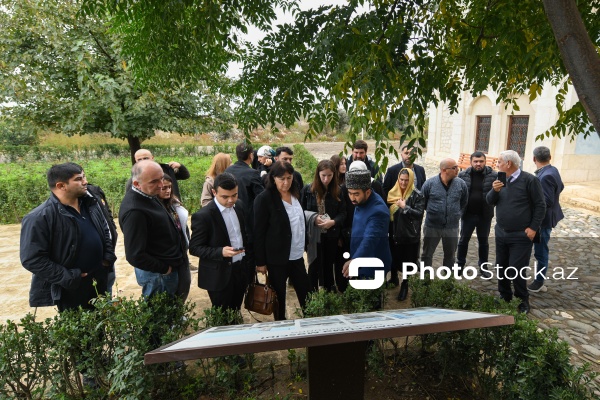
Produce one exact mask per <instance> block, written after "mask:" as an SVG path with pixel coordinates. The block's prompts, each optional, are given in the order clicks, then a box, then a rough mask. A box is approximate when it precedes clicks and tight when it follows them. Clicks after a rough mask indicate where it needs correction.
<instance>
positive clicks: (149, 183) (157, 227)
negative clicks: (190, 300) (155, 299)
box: [119, 160, 189, 297]
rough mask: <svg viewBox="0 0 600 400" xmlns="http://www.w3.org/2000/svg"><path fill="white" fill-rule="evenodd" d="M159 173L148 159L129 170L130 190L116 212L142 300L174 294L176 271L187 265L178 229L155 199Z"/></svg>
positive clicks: (160, 187)
mask: <svg viewBox="0 0 600 400" xmlns="http://www.w3.org/2000/svg"><path fill="white" fill-rule="evenodd" d="M163 176H164V173H163V170H162V168H161V166H160V165H159V164H158V163H156V162H154V161H151V160H140V161H139V162H137V163H135V164H134V165H133V167H132V168H131V177H132V178H131V180H132V187H131V190H129V191H127V193H126V194H125V197H124V198H123V202H122V203H121V208H120V210H119V224H120V225H121V230H122V231H123V237H124V241H125V258H126V259H127V261H128V262H129V264H131V265H132V266H133V267H135V277H136V279H137V282H138V284H139V285H140V286H142V294H143V295H144V296H145V297H151V296H153V295H155V294H157V293H161V292H168V293H169V294H173V295H174V294H175V293H176V292H177V289H178V272H179V271H183V270H184V269H185V268H187V267H188V265H189V260H188V258H187V251H186V250H185V248H186V243H185V242H184V241H183V240H182V237H181V235H180V230H179V229H178V228H177V226H176V225H175V222H174V221H173V219H172V218H171V217H170V216H169V214H168V213H167V212H166V211H165V208H164V207H163V205H162V204H161V203H160V201H159V200H158V198H157V197H156V196H157V195H158V193H160V191H161V189H162V187H163Z"/></svg>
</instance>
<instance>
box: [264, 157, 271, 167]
mask: <svg viewBox="0 0 600 400" xmlns="http://www.w3.org/2000/svg"><path fill="white" fill-rule="evenodd" d="M271 164H273V159H272V158H270V157H269V158H267V159H265V163H264V164H263V165H264V166H265V167H270V166H271Z"/></svg>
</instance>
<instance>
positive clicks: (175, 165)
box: [169, 161, 181, 169]
mask: <svg viewBox="0 0 600 400" xmlns="http://www.w3.org/2000/svg"><path fill="white" fill-rule="evenodd" d="M169 167H171V168H173V169H179V168H180V167H181V164H179V163H178V162H177V161H171V162H169Z"/></svg>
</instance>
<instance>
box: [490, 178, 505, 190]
mask: <svg viewBox="0 0 600 400" xmlns="http://www.w3.org/2000/svg"><path fill="white" fill-rule="evenodd" d="M503 187H504V183H502V182H500V181H499V180H498V179H496V180H495V181H494V182H493V183H492V189H494V191H495V192H499V191H500V190H501V189H502V188H503Z"/></svg>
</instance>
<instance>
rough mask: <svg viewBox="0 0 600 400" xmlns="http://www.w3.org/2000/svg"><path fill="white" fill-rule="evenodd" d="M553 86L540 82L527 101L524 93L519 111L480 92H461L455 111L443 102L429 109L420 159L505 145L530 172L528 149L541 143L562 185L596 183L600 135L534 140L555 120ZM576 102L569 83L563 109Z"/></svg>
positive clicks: (599, 172) (599, 178)
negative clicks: (533, 96) (540, 86)
mask: <svg viewBox="0 0 600 400" xmlns="http://www.w3.org/2000/svg"><path fill="white" fill-rule="evenodd" d="M557 92H558V89H557V88H556V87H554V86H551V85H549V84H548V85H546V86H544V88H543V90H542V93H541V95H540V96H538V98H537V99H535V100H534V101H533V102H531V103H530V102H529V99H528V97H527V96H526V95H522V96H521V97H519V98H518V99H517V104H518V107H519V110H515V109H513V107H512V106H510V105H509V106H508V107H506V104H505V103H502V102H500V103H498V101H497V98H498V96H497V94H496V93H494V92H491V91H489V92H485V93H483V94H482V95H480V96H478V97H473V96H471V95H470V94H468V93H465V94H464V95H463V99H462V101H461V103H460V105H459V108H458V112H457V113H455V114H451V113H450V111H449V109H448V108H447V107H446V105H445V104H444V103H440V104H439V106H438V107H435V106H433V105H431V106H430V109H429V136H428V143H427V154H426V159H427V160H429V161H435V162H437V161H439V160H441V159H443V158H446V157H453V158H458V157H459V155H460V153H468V154H471V153H472V152H473V151H475V150H481V151H483V152H485V153H487V154H489V155H490V156H496V157H497V156H498V154H499V153H500V152H501V151H503V150H506V149H512V150H515V151H517V152H518V153H519V154H520V155H521V157H522V158H523V160H524V161H523V169H524V170H525V171H529V172H533V171H534V170H535V165H534V163H533V155H532V152H533V149H534V148H535V147H536V146H539V145H544V146H547V147H548V148H549V149H550V151H551V153H552V164H553V165H554V166H556V167H557V168H558V169H559V170H560V172H561V175H562V178H563V181H564V182H565V183H573V182H587V181H600V138H599V137H598V135H594V134H593V135H590V136H589V137H588V138H587V139H584V138H583V135H579V136H577V137H576V138H575V139H574V140H572V141H571V140H570V137H568V138H562V139H557V138H554V137H552V136H550V138H546V137H544V139H543V140H541V141H536V136H538V135H540V134H542V133H543V132H545V131H546V130H547V129H548V128H549V127H551V126H552V125H553V124H554V122H555V121H556V120H557V118H558V111H557V109H556V106H555V96H556V94H557ZM576 102H577V95H576V93H575V91H574V89H573V88H572V87H571V88H570V89H569V92H568V94H567V102H566V103H567V104H566V106H567V107H571V106H572V105H573V104H575V103H576Z"/></svg>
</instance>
